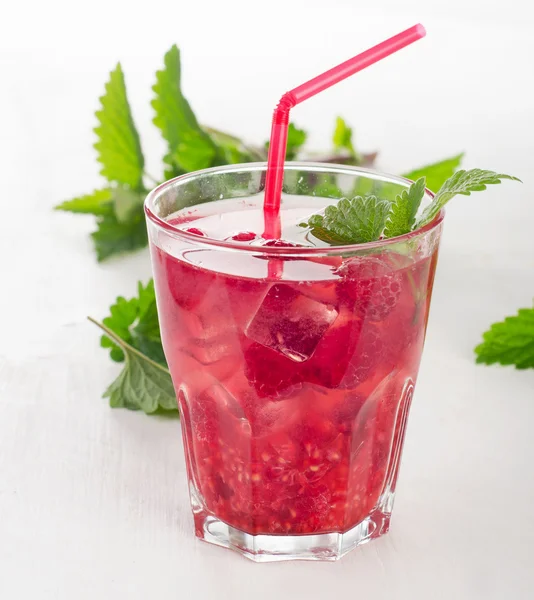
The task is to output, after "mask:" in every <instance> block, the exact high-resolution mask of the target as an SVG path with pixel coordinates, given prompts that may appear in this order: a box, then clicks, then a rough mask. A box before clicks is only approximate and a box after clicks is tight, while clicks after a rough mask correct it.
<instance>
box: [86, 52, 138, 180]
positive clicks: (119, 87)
mask: <svg viewBox="0 0 534 600" xmlns="http://www.w3.org/2000/svg"><path fill="white" fill-rule="evenodd" d="M100 103H101V109H100V110H98V111H97V112H96V117H97V119H98V122H99V125H98V126H97V127H96V128H95V133H96V135H97V136H98V140H97V142H96V143H95V149H96V151H97V153H98V161H99V162H100V163H101V165H102V169H101V171H100V173H101V174H102V175H103V176H104V177H105V178H106V179H107V180H108V181H111V182H115V183H119V184H123V185H126V186H128V187H130V188H132V189H136V190H139V189H142V187H143V169H144V165H145V161H144V158H143V153H142V151H141V142H140V140H139V134H138V133H137V129H136V127H135V124H134V121H133V118H132V113H131V110H130V105H129V103H128V98H127V95H126V84H125V82H124V75H123V72H122V68H121V65H120V63H118V64H117V66H116V68H115V69H114V70H113V71H111V73H110V77H109V81H108V82H107V83H106V91H105V94H104V95H103V96H102V97H101V98H100Z"/></svg>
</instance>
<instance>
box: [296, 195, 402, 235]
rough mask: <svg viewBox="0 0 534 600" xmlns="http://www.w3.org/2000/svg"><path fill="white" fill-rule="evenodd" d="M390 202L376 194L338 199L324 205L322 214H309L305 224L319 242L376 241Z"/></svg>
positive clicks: (384, 221) (381, 229)
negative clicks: (332, 203) (328, 204)
mask: <svg viewBox="0 0 534 600" xmlns="http://www.w3.org/2000/svg"><path fill="white" fill-rule="evenodd" d="M390 206H391V205H390V203H389V202H388V201H386V200H380V199H379V198H377V197H376V196H365V197H362V196H355V197H354V198H352V199H351V200H347V199H346V198H342V199H341V200H340V201H339V202H338V203H337V204H336V205H332V206H327V207H326V209H325V211H324V215H313V216H311V217H310V219H309V221H308V223H303V224H302V226H304V227H310V229H311V232H312V234H313V235H315V236H316V237H318V238H320V239H322V240H323V241H326V242H329V243H332V240H335V245H347V244H363V243H365V242H372V241H374V240H377V239H378V238H379V237H380V235H381V233H382V231H383V230H384V226H385V224H386V218H387V216H388V213H389V210H390Z"/></svg>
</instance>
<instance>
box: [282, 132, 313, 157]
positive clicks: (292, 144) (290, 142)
mask: <svg viewBox="0 0 534 600" xmlns="http://www.w3.org/2000/svg"><path fill="white" fill-rule="evenodd" d="M307 137H308V134H307V133H306V132H305V131H304V129H299V128H298V127H296V126H295V125H294V124H293V123H290V124H289V127H288V129H287V150H286V160H295V158H296V157H297V155H298V153H299V150H300V149H301V147H302V146H303V145H304V143H305V141H306V138H307Z"/></svg>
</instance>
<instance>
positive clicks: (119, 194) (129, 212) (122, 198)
mask: <svg viewBox="0 0 534 600" xmlns="http://www.w3.org/2000/svg"><path fill="white" fill-rule="evenodd" d="M145 194H146V192H145V191H144V190H143V191H141V192H135V191H133V190H129V189H127V188H116V189H114V190H113V206H114V209H115V216H116V217H117V221H119V223H122V224H128V223H129V222H130V221H135V220H136V217H138V216H139V215H140V214H142V211H143V209H142V207H143V201H144V199H145Z"/></svg>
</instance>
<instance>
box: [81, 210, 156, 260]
mask: <svg viewBox="0 0 534 600" xmlns="http://www.w3.org/2000/svg"><path fill="white" fill-rule="evenodd" d="M91 237H92V238H93V243H94V246H95V250H96V256H97V259H98V261H99V262H101V261H103V260H106V259H107V258H109V257H111V256H114V255H116V254H122V253H124V252H132V251H134V250H138V249H140V248H144V247H145V246H146V245H147V244H148V236H147V230H146V223H145V219H144V214H143V212H142V211H139V213H138V214H136V215H135V217H133V218H132V219H130V220H129V221H127V222H125V223H121V222H120V221H119V220H118V219H117V216H116V215H115V214H110V215H104V216H102V217H100V218H99V219H98V221H97V230H96V231H95V232H93V233H92V234H91Z"/></svg>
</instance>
